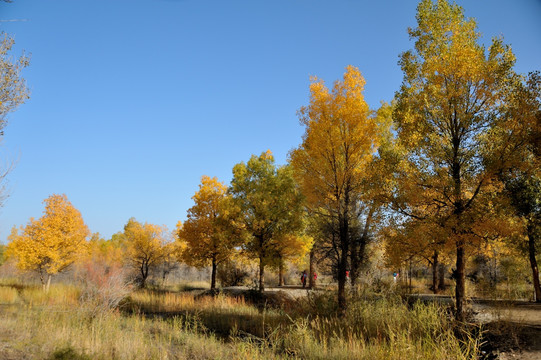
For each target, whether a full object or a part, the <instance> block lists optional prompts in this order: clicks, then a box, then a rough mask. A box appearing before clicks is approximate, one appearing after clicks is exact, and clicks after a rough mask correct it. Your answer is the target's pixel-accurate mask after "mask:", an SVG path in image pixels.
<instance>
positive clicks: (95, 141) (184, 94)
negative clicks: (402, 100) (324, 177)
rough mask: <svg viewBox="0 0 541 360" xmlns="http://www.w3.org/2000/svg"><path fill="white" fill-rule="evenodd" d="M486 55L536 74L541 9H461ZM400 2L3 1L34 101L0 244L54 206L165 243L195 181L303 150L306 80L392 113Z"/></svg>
mask: <svg viewBox="0 0 541 360" xmlns="http://www.w3.org/2000/svg"><path fill="white" fill-rule="evenodd" d="M458 3H459V4H461V5H462V6H463V7H464V8H465V11H466V15H467V16H470V17H475V18H476V19H477V21H478V26H479V30H480V31H481V32H482V33H483V36H484V38H483V41H485V42H487V43H488V41H489V40H490V38H492V37H493V36H500V35H503V36H504V39H505V42H506V43H509V44H511V45H512V48H513V50H514V52H515V54H516V56H517V65H516V70H517V71H518V72H521V73H527V72H528V71H531V70H535V69H541V1H539V0H518V1H508V0H490V1H489V0H475V1H465V0H464V1H459V2H458ZM416 6H417V1H409V0H385V1H373V0H372V1H362V0H272V1H270V0H245V1H232V0H215V1H210V0H147V1H140V0H94V1H75V0H47V1H36V0H14V1H13V3H11V4H7V3H4V2H0V19H2V20H14V19H21V20H26V21H18V22H5V21H3V22H0V30H1V31H4V32H7V33H9V34H11V35H12V36H14V37H15V40H16V49H15V53H16V54H19V53H20V52H21V51H22V50H23V49H24V50H26V52H28V53H31V65H30V67H29V68H28V69H27V70H26V71H25V73H24V77H25V78H26V79H27V81H28V84H29V86H30V88H31V90H32V94H31V99H30V100H29V101H28V102H27V103H26V104H25V105H23V106H21V107H20V108H19V109H18V110H17V111H16V112H15V113H12V114H11V115H10V116H9V125H8V127H7V128H6V129H5V136H4V140H3V144H2V148H1V150H0V155H1V156H2V161H3V159H5V158H8V157H9V158H11V159H15V158H16V159H18V163H17V166H16V168H15V169H14V170H13V172H12V173H11V174H10V175H9V185H8V186H9V192H10V194H11V195H10V198H9V199H8V200H7V202H6V203H5V206H4V207H3V208H2V209H0V242H5V239H6V237H7V235H8V234H9V230H10V228H11V227H12V226H13V225H22V224H26V223H27V221H28V219H29V218H30V217H32V216H33V217H39V216H41V212H42V211H43V204H42V201H43V200H44V199H45V198H47V197H48V196H49V195H51V194H53V193H59V194H62V193H65V194H66V195H67V196H68V198H69V199H70V201H71V202H72V203H73V204H74V206H75V207H76V208H78V209H79V210H80V211H81V213H82V215H83V218H84V219H85V222H86V223H87V225H88V226H89V227H90V230H91V231H92V232H100V233H101V234H102V236H104V237H105V238H109V237H110V236H111V235H112V234H113V233H115V232H117V231H120V230H122V228H123V226H124V224H125V223H126V222H127V220H128V219H129V218H130V217H132V216H133V217H135V218H137V219H138V220H140V221H148V222H151V223H155V224H164V225H167V226H168V227H169V228H170V229H173V228H174V226H175V224H176V222H177V221H178V220H183V219H185V216H186V210H187V209H188V208H189V207H190V206H192V204H193V202H192V200H191V196H192V195H193V194H194V192H195V191H196V190H197V188H198V184H199V181H200V177H201V176H202V175H209V176H217V177H218V178H219V179H220V180H222V181H224V182H226V183H229V181H230V179H231V169H232V167H233V165H235V164H236V163H238V162H240V161H246V160H247V159H248V158H249V157H250V155H251V154H259V153H261V152H262V151H266V150H267V149H270V150H271V151H272V152H273V153H274V154H275V157H276V159H277V162H278V163H285V161H286V158H287V152H288V151H289V150H290V149H291V148H293V147H295V146H297V145H298V144H299V143H300V141H301V135H302V133H303V129H302V127H301V126H300V125H299V123H298V119H297V116H296V111H297V109H298V108H299V107H300V106H302V105H305V104H307V102H308V85H309V76H310V75H317V76H319V77H321V78H323V79H325V80H326V81H327V83H328V84H331V83H332V81H334V80H336V79H339V78H340V77H341V76H342V74H343V72H344V68H345V66H346V65H348V64H352V65H355V66H357V67H359V68H360V70H361V72H362V73H363V75H364V77H365V78H366V81H367V85H366V91H365V98H366V100H367V101H368V103H369V105H370V106H371V107H374V108H375V107H377V106H378V105H379V103H380V101H381V100H385V101H390V100H391V99H392V97H393V95H394V92H395V91H396V90H397V89H398V87H399V85H400V83H401V80H402V73H401V71H400V69H399V67H398V65H397V61H398V55H399V54H400V53H401V52H402V51H405V50H407V49H410V48H411V47H412V46H413V44H412V43H411V42H410V41H409V39H408V35H407V32H406V29H407V27H408V26H415V10H416Z"/></svg>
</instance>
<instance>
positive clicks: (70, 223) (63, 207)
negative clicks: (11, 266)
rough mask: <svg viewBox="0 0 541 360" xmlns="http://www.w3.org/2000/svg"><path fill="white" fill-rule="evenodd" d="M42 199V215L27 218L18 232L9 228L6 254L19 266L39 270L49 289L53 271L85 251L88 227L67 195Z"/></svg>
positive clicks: (66, 265)
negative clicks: (43, 206) (37, 217)
mask: <svg viewBox="0 0 541 360" xmlns="http://www.w3.org/2000/svg"><path fill="white" fill-rule="evenodd" d="M44 203H45V212H44V214H43V216H42V217H41V218H39V219H37V220H34V219H30V222H29V223H28V225H26V226H25V227H24V228H21V231H20V232H19V231H18V230H17V229H16V228H13V229H12V231H11V235H10V236H9V241H10V242H9V244H8V254H9V256H12V257H14V258H15V259H16V260H17V266H18V267H19V268H20V269H24V270H35V271H38V273H39V275H40V279H41V282H42V284H43V285H44V286H45V288H46V290H48V289H49V285H50V283H51V277H52V275H54V274H56V273H58V272H61V271H62V270H64V269H66V268H67V267H68V266H69V265H71V264H72V263H73V262H74V261H75V260H76V259H77V258H78V256H80V255H81V254H83V253H84V252H85V251H86V241H85V240H86V237H87V236H88V235H89V230H88V228H87V226H86V225H85V223H84V221H83V218H82V217H81V213H80V212H79V210H77V209H75V207H73V205H72V204H71V203H70V202H69V201H68V198H67V197H66V195H51V196H50V197H48V198H47V199H45V201H44ZM45 275H47V283H46V285H45Z"/></svg>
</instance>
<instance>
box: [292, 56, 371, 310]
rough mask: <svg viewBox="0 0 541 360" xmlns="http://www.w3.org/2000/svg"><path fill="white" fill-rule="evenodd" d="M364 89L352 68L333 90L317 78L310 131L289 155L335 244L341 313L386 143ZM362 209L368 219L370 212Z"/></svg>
mask: <svg viewBox="0 0 541 360" xmlns="http://www.w3.org/2000/svg"><path fill="white" fill-rule="evenodd" d="M364 84H365V81H364V79H363V77H362V75H361V73H360V72H359V70H358V69H357V68H355V67H353V66H348V67H347V68H346V73H345V74H344V78H343V80H342V81H336V82H335V84H334V86H333V88H332V90H329V89H328V88H327V87H326V86H325V85H324V83H323V81H321V80H319V79H317V78H313V79H312V84H311V85H310V105H308V106H307V107H302V108H301V109H300V111H299V115H300V121H301V124H302V125H304V126H305V133H304V135H303V142H302V144H301V145H300V146H299V148H297V149H295V150H293V151H291V153H290V160H291V165H292V166H293V168H294V170H295V176H296V177H297V179H298V182H299V184H300V186H301V188H302V192H303V194H304V195H305V196H306V198H307V204H308V207H309V208H310V212H311V213H312V214H315V215H316V216H318V217H319V219H320V220H319V221H318V222H319V228H320V229H322V230H321V231H320V233H323V234H325V236H326V238H327V239H329V241H330V246H329V253H330V254H332V255H333V257H334V258H335V265H336V266H335V269H336V276H337V278H338V302H339V306H340V308H341V309H342V310H344V309H345V307H346V296H345V285H346V270H347V267H348V256H349V254H350V252H351V250H352V249H353V247H354V240H353V239H354V237H353V236H352V231H353V227H354V224H353V223H354V222H355V221H357V220H358V212H359V209H360V208H359V200H360V198H359V194H360V193H361V191H362V190H363V188H364V187H365V185H366V179H367V169H368V164H369V163H370V162H371V161H372V159H373V155H374V153H375V151H376V149H377V147H378V145H379V142H380V137H381V129H380V127H379V126H378V123H377V120H376V117H375V116H372V114H371V113H370V111H369V108H368V105H367V104H366V102H365V100H364V97H363V94H362V92H363V90H364ZM363 208H364V209H365V211H367V218H369V217H370V215H369V214H370V208H371V206H363Z"/></svg>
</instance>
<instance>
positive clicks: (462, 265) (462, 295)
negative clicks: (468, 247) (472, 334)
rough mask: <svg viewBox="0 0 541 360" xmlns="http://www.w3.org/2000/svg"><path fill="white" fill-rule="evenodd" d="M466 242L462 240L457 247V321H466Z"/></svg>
mask: <svg viewBox="0 0 541 360" xmlns="http://www.w3.org/2000/svg"><path fill="white" fill-rule="evenodd" d="M464 245H465V244H464V240H462V239H460V240H459V241H457V245H456V279H455V280H456V289H455V297H456V319H457V320H458V321H464V320H465V315H466V313H465V309H464V305H465V304H464V303H465V299H466V256H465V252H464Z"/></svg>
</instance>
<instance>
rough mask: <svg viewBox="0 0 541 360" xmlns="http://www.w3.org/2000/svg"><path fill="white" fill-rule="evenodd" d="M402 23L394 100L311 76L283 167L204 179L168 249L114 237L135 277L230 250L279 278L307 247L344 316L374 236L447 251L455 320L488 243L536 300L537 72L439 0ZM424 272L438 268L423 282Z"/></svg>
mask: <svg viewBox="0 0 541 360" xmlns="http://www.w3.org/2000/svg"><path fill="white" fill-rule="evenodd" d="M408 31H409V35H410V37H411V38H412V39H413V40H414V41H415V45H414V49H413V50H410V51H406V52H404V53H402V54H401V55H400V61H399V64H400V66H401V68H402V71H403V73H404V78H403V82H402V85H401V87H400V89H399V90H398V91H397V92H396V94H395V100H394V101H393V102H392V103H391V104H385V103H384V104H382V106H381V107H380V108H379V109H378V110H377V111H374V110H371V109H369V107H368V105H367V104H366V102H365V100H364V97H363V90H364V85H365V81H364V79H363V77H362V75H361V73H360V72H359V70H358V69H357V68H355V67H353V66H348V67H347V68H346V72H345V74H344V77H343V79H342V80H341V81H337V82H335V83H334V86H333V87H332V88H331V89H329V88H327V87H326V86H325V84H324V82H323V81H322V80H319V79H317V78H313V79H312V83H311V85H310V102H309V104H308V105H307V106H305V107H302V108H301V109H300V111H299V118H300V122H301V124H302V125H303V126H304V128H305V133H304V135H303V137H302V143H301V144H300V145H299V146H298V147H297V148H295V149H293V150H292V151H291V152H290V154H289V164H287V165H285V166H277V165H276V164H275V162H274V158H273V156H272V154H271V153H270V152H266V153H262V154H261V155H260V156H255V155H254V156H252V157H251V158H250V160H249V161H248V162H246V163H244V162H241V163H239V164H237V165H236V166H235V167H234V168H233V179H232V181H231V184H230V185H229V186H226V185H225V184H223V183H220V182H219V181H218V180H217V179H216V178H209V177H203V178H202V180H201V185H200V187H199V190H198V191H197V192H196V194H195V195H194V196H193V200H194V203H195V204H194V206H193V207H192V208H190V209H189V210H188V216H187V220H186V221H185V222H184V224H181V223H179V224H178V226H177V229H176V230H175V231H174V234H173V237H174V238H175V239H176V241H175V242H171V243H174V244H176V245H175V246H174V247H171V248H169V249H168V250H165V251H163V250H160V251H157V252H156V253H155V254H154V255H151V254H152V251H150V249H154V248H160V249H163V248H164V243H166V241H165V242H164V241H163V238H164V236H162V235H163V234H164V229H163V228H156V227H154V226H153V225H150V224H140V223H138V222H136V221H135V220H130V221H129V222H128V224H127V225H126V227H125V229H124V232H123V233H122V234H121V235H118V237H119V239H124V240H122V241H120V243H123V244H139V245H137V246H134V249H136V250H137V251H135V250H134V252H133V253H131V254H132V255H130V256H128V257H129V258H130V259H131V261H132V262H133V263H134V264H137V266H138V267H139V269H140V272H141V278H142V284H143V285H144V281H145V279H146V276H148V268H149V266H152V264H155V263H156V262H158V261H164V260H163V259H164V258H165V256H166V254H174V256H175V257H176V258H179V259H182V261H184V262H186V263H188V264H191V265H195V266H207V265H210V266H211V268H212V276H211V286H212V287H213V288H214V287H215V285H216V271H217V270H216V269H217V267H218V266H220V264H222V263H223V262H224V261H225V260H227V259H229V258H231V256H233V254H234V253H239V252H240V253H242V254H244V255H246V256H247V257H249V258H251V259H254V260H256V261H258V263H259V289H260V290H261V291H263V289H264V270H265V267H266V266H268V265H273V266H276V267H277V268H279V269H280V273H282V269H283V265H284V261H285V260H286V259H291V258H295V257H302V256H304V255H305V254H306V253H307V252H310V255H311V256H310V258H311V259H320V260H321V259H323V261H325V262H327V263H329V264H330V267H331V269H332V271H333V273H334V274H335V277H336V279H337V281H338V303H339V306H340V308H341V309H342V310H344V309H345V308H346V306H347V304H346V293H345V291H346V282H347V280H348V279H347V274H348V273H349V275H350V279H351V281H352V283H353V284H355V283H356V282H357V281H358V279H359V276H360V274H361V269H362V267H363V264H365V263H366V261H367V246H368V244H369V243H370V241H372V240H374V239H380V240H381V241H385V243H386V254H387V257H388V259H389V261H390V262H393V261H395V262H396V263H399V262H401V261H403V260H406V259H412V258H413V257H424V258H427V259H429V260H430V261H431V263H432V265H433V268H434V269H437V268H438V263H439V261H440V259H442V258H446V259H453V260H454V261H455V279H456V293H455V296H456V310H457V312H456V313H457V318H458V319H459V320H463V317H464V300H465V286H466V264H467V259H468V257H470V256H471V255H472V254H474V253H478V252H481V251H483V249H486V248H487V247H490V246H494V244H496V243H497V244H498V246H506V247H509V248H513V247H514V248H517V249H519V250H520V249H522V250H523V251H525V254H527V257H528V259H529V261H530V265H531V269H532V277H533V284H534V288H535V294H536V300H537V301H541V288H540V284H539V274H538V269H537V252H536V251H537V247H538V246H539V238H540V232H541V230H540V229H541V226H540V225H541V180H540V179H541V174H540V172H539V171H540V163H539V159H540V157H539V154H540V141H541V140H540V139H541V80H540V76H539V73H536V72H534V73H531V74H530V75H529V76H527V77H525V76H522V75H520V74H517V73H515V72H514V70H513V66H514V62H515V57H514V55H513V53H512V51H511V48H510V47H509V46H507V45H505V44H504V43H503V41H502V40H501V39H500V38H496V39H493V40H492V43H491V45H490V46H488V48H485V47H484V46H482V45H481V44H479V39H480V35H479V32H478V30H477V25H476V23H475V21H474V19H466V18H465V16H464V12H463V9H462V8H460V7H459V6H458V5H456V4H450V3H449V2H448V1H446V0H438V1H437V2H433V1H431V0H422V1H421V2H420V4H419V6H418V11H417V27H416V28H414V29H409V30H408ZM64 200H65V199H64ZM66 201H67V200H66ZM47 206H49V203H47ZM46 217H47V211H46V214H45V215H44V218H42V219H43V220H42V219H40V220H39V221H38V223H35V222H34V221H33V220H31V222H30V223H29V225H27V227H26V228H24V229H22V230H23V231H22V234H19V233H18V232H14V233H13V234H12V237H11V243H10V246H9V247H8V253H9V252H10V251H11V253H13V254H16V253H17V252H16V249H17V248H23V246H22V244H23V243H24V241H25V239H29V238H40V239H46V237H45V236H41V235H39V234H40V231H41V230H39V229H41V228H42V227H43V228H45V227H46V226H47V225H46V224H47V221H49V220H47V218H46ZM40 221H41V222H42V223H43V224H41V223H39V222H40ZM82 233H84V232H81V234H82ZM59 234H60V235H62V236H63V235H65V233H64V232H60V233H58V234H57V235H55V236H54V237H55V238H57V241H61V240H58V239H60V235H59ZM38 235H39V236H38ZM40 236H41V237H40ZM43 241H45V240H43ZM12 244H21V245H18V246H16V245H12ZM145 244H146V245H145ZM151 244H155V245H151ZM158 244H159V245H158ZM55 246H58V247H60V246H62V245H61V243H59V245H55ZM147 246H148V248H147ZM171 246H172V245H171ZM124 247H125V248H126V249H128V245H124ZM12 248H13V249H12ZM48 248H50V247H48ZM126 253H128V254H130V251H128V250H126ZM156 254H158V255H156ZM17 256H20V255H17ZM47 256H48V257H47V259H53V256H51V255H47ZM158 259H159V260H158ZM36 261H37V260H36ZM40 261H43V260H40ZM47 261H49V260H47ZM19 263H20V264H24V263H25V262H24V261H21V260H19ZM23 266H24V265H23ZM40 266H42V265H40ZM55 266H56V265H55ZM49 268H50V269H52V270H51V271H54V270H55V269H56V268H55V267H53V266H49ZM280 278H281V279H282V276H280ZM436 281H437V276H436V271H434V289H437V288H438V286H436V285H437V284H436ZM280 282H281V283H282V282H283V280H280Z"/></svg>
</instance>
